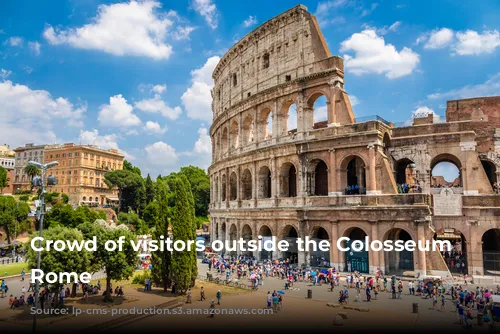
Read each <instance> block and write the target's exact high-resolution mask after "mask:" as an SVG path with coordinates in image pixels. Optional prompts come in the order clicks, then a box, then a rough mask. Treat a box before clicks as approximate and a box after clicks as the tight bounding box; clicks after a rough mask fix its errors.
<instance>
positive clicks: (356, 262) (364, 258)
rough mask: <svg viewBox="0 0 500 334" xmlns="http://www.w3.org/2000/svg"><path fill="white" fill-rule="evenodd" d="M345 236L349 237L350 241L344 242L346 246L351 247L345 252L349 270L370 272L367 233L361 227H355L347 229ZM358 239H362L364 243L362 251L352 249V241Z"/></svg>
mask: <svg viewBox="0 0 500 334" xmlns="http://www.w3.org/2000/svg"><path fill="white" fill-rule="evenodd" d="M345 236H346V237H348V238H349V240H348V241H346V242H344V247H346V248H349V251H346V252H345V263H346V268H345V269H347V271H348V272H353V271H355V270H357V271H359V272H360V273H368V271H369V269H370V267H369V261H368V251H367V250H366V249H367V245H366V242H365V237H366V233H365V231H363V230H362V229H360V228H359V227H353V228H351V229H350V230H348V231H346V233H345ZM356 240H360V241H362V243H363V245H364V246H363V249H362V250H360V251H355V250H354V249H352V243H353V242H354V241H356Z"/></svg>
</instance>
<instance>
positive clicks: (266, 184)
mask: <svg viewBox="0 0 500 334" xmlns="http://www.w3.org/2000/svg"><path fill="white" fill-rule="evenodd" d="M258 190H259V198H271V170H269V168H268V167H267V166H262V167H261V168H260V170H259V189H258Z"/></svg>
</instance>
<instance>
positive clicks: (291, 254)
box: [213, 222, 500, 275]
mask: <svg viewBox="0 0 500 334" xmlns="http://www.w3.org/2000/svg"><path fill="white" fill-rule="evenodd" d="M226 228H227V225H226V223H225V222H222V223H220V225H219V223H216V224H215V228H214V234H213V237H215V239H217V240H222V241H225V240H226ZM253 233H254V232H253V231H252V228H251V226H250V225H249V224H244V225H243V226H242V228H241V233H240V237H241V238H242V239H243V240H245V241H249V240H253V239H254V238H256V236H257V235H260V236H262V240H263V241H265V240H266V239H267V238H271V237H273V236H276V237H278V239H279V240H287V241H288V243H289V245H290V247H289V249H288V251H287V252H284V253H283V254H281V255H280V256H279V257H280V258H282V259H289V260H290V261H291V263H298V261H299V254H298V248H297V246H296V242H295V240H296V238H298V237H299V232H298V230H297V227H295V226H293V225H285V226H284V227H283V228H282V229H281V232H280V233H273V231H272V229H271V227H270V226H268V225H266V224H263V225H261V226H260V227H259V229H258V232H257V235H255V236H254V235H253ZM367 235H368V234H367V232H366V231H365V230H364V229H363V228H362V227H356V226H353V227H350V228H347V229H346V230H345V231H344V232H343V233H342V236H344V237H348V238H349V239H350V241H349V242H348V244H344V247H346V246H348V247H349V246H350V243H352V242H353V241H355V240H361V241H364V240H365V237H366V236H367ZM461 236H462V239H461V246H460V247H461V248H460V251H461V252H463V253H464V254H467V248H466V240H465V237H464V236H463V234H461ZM228 237H229V240H231V241H232V240H237V238H238V228H237V225H236V224H234V223H233V224H231V225H230V227H229V234H228ZM309 237H310V238H312V240H315V241H317V242H319V241H321V240H329V241H330V242H332V240H331V238H330V233H328V231H327V230H326V229H325V228H323V227H322V226H314V227H313V228H312V229H311V230H310V231H309ZM436 237H437V235H436V234H435V235H434V238H436ZM385 240H393V241H396V240H402V241H408V240H413V241H416V239H415V237H414V236H412V232H411V231H408V230H406V229H404V228H400V227H394V228H390V229H389V230H388V231H386V232H385V233H384V237H383V239H382V241H385ZM481 242H482V254H483V269H484V274H486V275H500V228H493V229H489V230H487V231H485V232H484V233H483V235H482V237H481ZM242 255H246V256H255V255H256V254H253V253H251V252H247V253H246V254H242ZM309 256H310V259H309V264H310V265H312V266H319V267H321V266H330V261H331V259H330V253H329V252H322V251H319V250H317V251H312V252H310V254H309ZM343 256H344V258H343V261H344V270H347V271H349V272H350V271H354V270H358V271H359V272H362V273H368V272H369V268H370V263H369V261H370V260H369V254H368V251H364V250H363V251H359V252H356V251H352V250H351V251H350V252H344V254H343ZM257 257H258V258H259V259H261V260H266V259H268V260H271V259H275V258H276V255H275V254H272V253H270V252H266V251H262V252H261V253H260V254H257ZM415 258H416V256H415V254H414V252H409V251H406V250H405V251H402V252H396V251H392V252H384V264H385V268H384V271H385V273H400V272H403V271H413V270H415V268H416V266H415V262H416V261H415V260H416V259H415ZM452 271H453V270H452ZM462 273H467V269H466V271H465V272H462Z"/></svg>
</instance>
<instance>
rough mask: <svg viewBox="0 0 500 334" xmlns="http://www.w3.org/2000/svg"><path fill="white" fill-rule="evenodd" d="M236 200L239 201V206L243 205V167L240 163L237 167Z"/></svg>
mask: <svg viewBox="0 0 500 334" xmlns="http://www.w3.org/2000/svg"><path fill="white" fill-rule="evenodd" d="M236 200H237V201H238V207H239V208H240V207H241V167H240V166H239V165H238V167H236Z"/></svg>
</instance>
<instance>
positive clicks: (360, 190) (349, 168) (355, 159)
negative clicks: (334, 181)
mask: <svg viewBox="0 0 500 334" xmlns="http://www.w3.org/2000/svg"><path fill="white" fill-rule="evenodd" d="M366 166H367V164H366V161H365V160H364V158H363V157H362V156H360V155H357V154H356V155H348V156H347V157H345V158H344V159H343V160H342V162H341V163H340V169H341V173H342V177H341V185H342V187H343V188H344V193H345V194H346V195H356V194H365V193H366Z"/></svg>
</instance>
